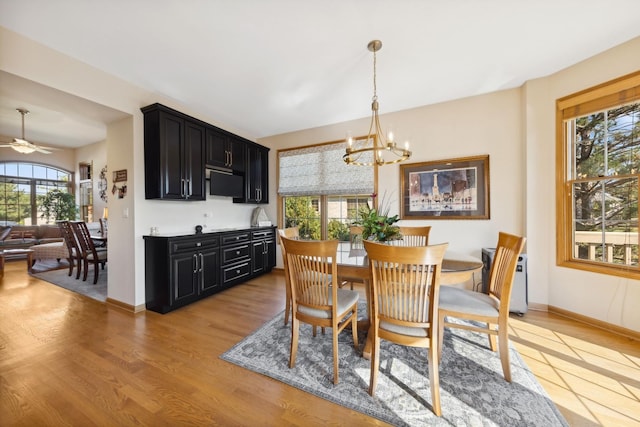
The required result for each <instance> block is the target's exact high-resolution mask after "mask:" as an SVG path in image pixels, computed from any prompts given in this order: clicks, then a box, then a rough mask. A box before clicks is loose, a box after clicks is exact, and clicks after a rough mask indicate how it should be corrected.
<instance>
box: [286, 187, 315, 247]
mask: <svg viewBox="0 0 640 427" xmlns="http://www.w3.org/2000/svg"><path fill="white" fill-rule="evenodd" d="M284 212H285V214H284V226H285V228H286V227H295V226H298V227H299V229H300V230H299V232H300V236H301V237H302V238H305V239H312V240H320V239H321V238H322V233H321V227H320V198H319V196H314V197H311V196H298V197H286V198H284Z"/></svg>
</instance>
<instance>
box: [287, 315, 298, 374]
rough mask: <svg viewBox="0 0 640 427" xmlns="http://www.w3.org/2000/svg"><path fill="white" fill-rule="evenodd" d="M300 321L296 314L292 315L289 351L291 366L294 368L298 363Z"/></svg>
mask: <svg viewBox="0 0 640 427" xmlns="http://www.w3.org/2000/svg"><path fill="white" fill-rule="evenodd" d="M299 327H300V321H299V320H298V319H296V316H291V350H290V352H289V368H293V367H294V366H295V364H296V355H297V354H298V328H299Z"/></svg>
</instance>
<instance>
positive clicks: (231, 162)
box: [229, 150, 233, 167]
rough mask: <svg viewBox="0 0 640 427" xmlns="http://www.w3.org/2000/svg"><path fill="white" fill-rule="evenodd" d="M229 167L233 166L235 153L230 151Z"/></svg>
mask: <svg viewBox="0 0 640 427" xmlns="http://www.w3.org/2000/svg"><path fill="white" fill-rule="evenodd" d="M229 166H230V167H231V166H233V151H231V150H229Z"/></svg>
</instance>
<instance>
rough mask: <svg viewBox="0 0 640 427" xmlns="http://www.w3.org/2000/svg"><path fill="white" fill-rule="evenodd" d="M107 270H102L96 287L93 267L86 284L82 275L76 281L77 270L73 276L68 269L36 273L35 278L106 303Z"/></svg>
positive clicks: (90, 269) (106, 268)
mask: <svg viewBox="0 0 640 427" xmlns="http://www.w3.org/2000/svg"><path fill="white" fill-rule="evenodd" d="M107 270H108V267H107V266H105V268H104V270H102V269H101V270H100V274H98V283H96V284H95V285H94V284H93V267H89V274H88V276H87V281H86V282H85V281H82V275H80V278H79V279H76V272H75V270H74V271H73V274H72V275H71V276H69V269H68V268H64V269H58V270H49V271H44V272H41V273H36V272H34V273H33V277H37V278H38V279H41V280H45V281H47V282H49V283H53V284H54V285H57V286H60V287H62V288H65V289H69V290H70V291H73V292H76V293H79V294H82V295H86V296H88V297H89V298H93V299H95V300H98V301H103V302H104V301H106V300H107Z"/></svg>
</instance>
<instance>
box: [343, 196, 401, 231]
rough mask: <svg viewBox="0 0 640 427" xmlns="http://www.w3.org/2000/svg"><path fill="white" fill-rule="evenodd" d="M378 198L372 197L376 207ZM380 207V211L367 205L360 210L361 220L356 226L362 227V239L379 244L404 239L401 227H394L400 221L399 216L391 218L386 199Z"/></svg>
mask: <svg viewBox="0 0 640 427" xmlns="http://www.w3.org/2000/svg"><path fill="white" fill-rule="evenodd" d="M376 196H377V195H376V194H372V195H371V197H372V199H373V201H374V203H373V205H374V206H375V198H376ZM380 205H381V207H380V208H379V209H376V208H373V207H370V206H369V205H367V206H365V207H363V208H362V209H361V210H360V212H359V216H360V218H359V219H358V220H357V221H356V222H355V224H356V225H361V226H362V238H363V239H364V240H376V241H379V242H386V241H389V240H400V239H402V234H400V227H398V226H397V225H394V224H395V223H396V222H398V220H399V218H398V215H393V216H389V205H388V204H386V205H385V203H384V197H383V200H381V202H380Z"/></svg>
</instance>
